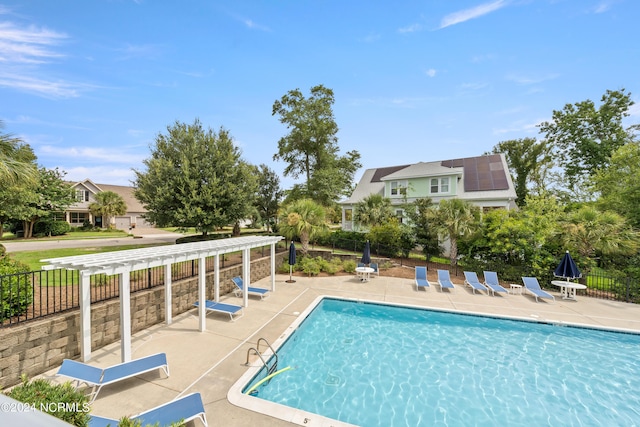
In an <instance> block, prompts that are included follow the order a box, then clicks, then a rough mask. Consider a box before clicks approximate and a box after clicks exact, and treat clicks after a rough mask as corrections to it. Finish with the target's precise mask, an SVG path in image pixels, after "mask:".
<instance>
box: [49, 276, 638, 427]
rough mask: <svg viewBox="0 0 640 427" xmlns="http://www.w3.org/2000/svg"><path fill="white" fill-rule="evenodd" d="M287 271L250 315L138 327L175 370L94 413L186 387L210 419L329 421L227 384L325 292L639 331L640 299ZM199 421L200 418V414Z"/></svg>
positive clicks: (114, 390)
mask: <svg viewBox="0 0 640 427" xmlns="http://www.w3.org/2000/svg"><path fill="white" fill-rule="evenodd" d="M288 278H289V276H288V275H277V276H276V291H275V292H272V295H271V296H270V297H269V298H267V299H265V300H263V301H261V300H259V299H255V298H250V299H249V306H248V307H246V308H245V309H244V312H245V314H244V316H243V317H241V318H240V319H238V320H237V321H235V322H230V321H229V320H228V316H225V315H222V314H217V313H211V314H209V315H208V316H207V320H206V331H205V332H198V317H197V312H196V310H195V309H194V310H192V311H189V312H187V313H183V314H182V315H180V316H177V317H176V318H175V319H174V322H173V323H172V324H171V325H165V324H160V325H155V326H153V327H151V328H149V329H147V330H144V331H141V332H138V333H136V334H135V335H134V336H133V341H132V344H133V345H132V353H133V358H139V357H142V356H146V355H150V354H154V353H158V352H165V353H167V358H168V361H169V368H170V372H171V376H170V377H169V378H166V377H165V376H164V374H163V373H159V372H150V373H148V374H144V375H140V376H139V377H136V378H132V379H129V380H126V381H123V382H121V383H117V384H113V385H110V386H106V387H105V388H104V389H103V390H101V391H100V394H99V395H98V398H97V399H96V401H95V403H94V404H93V409H92V413H95V414H96V415H101V416H108V417H113V418H120V417H122V416H123V415H133V414H136V413H139V412H142V411H144V410H146V409H149V408H152V407H154V406H157V405H159V404H161V403H164V402H167V401H170V400H172V399H175V398H176V397H179V396H183V395H185V394H188V393H192V392H200V393H201V394H202V397H203V401H204V405H205V410H206V415H207V419H208V421H209V424H210V425H225V426H246V425H269V426H291V425H305V426H320V425H325V424H324V423H321V422H319V421H318V420H315V419H313V418H311V419H308V420H307V421H306V422H304V423H302V422H300V423H299V424H297V423H289V422H286V421H282V420H280V419H275V418H272V417H269V416H267V415H263V414H260V413H257V412H253V411H249V410H246V409H243V408H240V407H236V406H234V405H232V404H231V403H229V401H228V400H227V393H228V391H229V389H230V388H231V386H232V385H233V384H234V383H235V382H236V381H237V380H238V379H239V378H240V377H241V376H242V374H243V373H244V372H245V371H246V369H247V368H246V367H245V366H244V363H245V361H246V357H247V351H248V349H249V348H251V347H255V346H256V345H257V340H258V339H259V338H266V339H267V340H268V341H269V342H270V343H273V342H275V341H276V340H277V339H278V337H280V336H281V335H282V333H283V332H284V331H285V330H286V329H287V327H288V326H289V325H290V324H291V323H292V322H293V321H294V319H296V318H297V316H298V314H299V313H301V312H303V311H304V309H305V308H306V307H307V306H308V305H309V304H310V303H311V302H312V301H313V300H314V299H315V298H316V297H318V296H322V295H331V296H337V297H347V298H358V299H364V300H373V301H384V302H392V303H401V304H410V305H416V306H423V307H433V308H438V309H446V310H456V311H458V310H460V311H466V312H475V313H485V314H498V315H505V316H513V317H519V318H526V319H536V320H540V321H548V322H561V323H562V322H569V323H578V324H584V325H592V326H596V327H609V328H621V329H626V330H633V331H638V332H640V306H638V305H634V304H627V303H621V302H614V301H606V300H598V299H592V298H587V297H580V298H579V299H578V301H565V300H562V299H561V298H560V295H559V293H557V292H554V293H553V294H554V295H555V296H556V302H555V303H549V302H546V301H544V302H538V303H536V302H535V300H534V299H533V297H530V296H524V295H508V296H495V297H490V296H486V295H481V294H475V295H474V294H472V291H471V289H470V288H467V287H464V286H463V285H462V284H456V289H454V290H453V291H451V292H439V291H437V290H436V289H435V288H434V287H432V288H431V289H429V290H427V291H426V292H425V291H422V290H421V291H416V288H415V284H414V281H413V280H408V279H398V278H390V277H385V276H380V277H376V278H372V279H371V280H370V281H369V282H366V283H362V282H360V281H358V280H356V279H355V277H354V276H340V277H328V278H308V277H295V280H296V283H286V282H285V280H287V279H288ZM269 283H270V282H269V279H268V278H266V279H262V280H260V281H258V282H257V283H254V284H253V285H254V286H259V287H264V288H267V287H269ZM221 300H222V301H223V302H228V303H233V304H238V305H241V304H242V299H241V298H236V297H234V296H233V294H229V295H225V296H224V297H222V298H221ZM90 363H91V364H92V365H94V366H100V367H106V366H110V365H113V364H117V363H120V343H119V342H117V343H113V344H111V345H109V346H107V347H105V348H102V349H100V350H97V351H95V352H94V353H93V355H92V360H91V362H90ZM56 370H57V367H56V369H54V370H52V371H50V372H48V373H47V374H46V376H47V377H51V378H55V380H56V381H60V380H61V379H59V378H57V377H55V376H54V374H55V372H56ZM193 425H196V426H199V425H200V424H199V421H195V422H194V424H193Z"/></svg>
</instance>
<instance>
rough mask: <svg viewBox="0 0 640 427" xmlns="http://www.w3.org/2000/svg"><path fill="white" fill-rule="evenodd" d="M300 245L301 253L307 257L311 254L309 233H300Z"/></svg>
mask: <svg viewBox="0 0 640 427" xmlns="http://www.w3.org/2000/svg"><path fill="white" fill-rule="evenodd" d="M300 245H301V248H300V252H302V255H306V254H307V253H308V252H309V233H307V232H306V231H303V232H302V233H300Z"/></svg>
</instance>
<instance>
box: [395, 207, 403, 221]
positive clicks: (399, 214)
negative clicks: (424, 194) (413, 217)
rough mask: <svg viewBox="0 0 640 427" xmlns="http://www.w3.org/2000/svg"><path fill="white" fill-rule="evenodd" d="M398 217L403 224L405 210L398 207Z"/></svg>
mask: <svg viewBox="0 0 640 427" xmlns="http://www.w3.org/2000/svg"><path fill="white" fill-rule="evenodd" d="M396 218H398V223H400V224H402V220H403V219H404V210H402V209H396Z"/></svg>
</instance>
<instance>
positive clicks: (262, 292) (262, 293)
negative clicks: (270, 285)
mask: <svg viewBox="0 0 640 427" xmlns="http://www.w3.org/2000/svg"><path fill="white" fill-rule="evenodd" d="M231 281H232V282H233V284H234V285H236V288H235V289H234V290H233V293H234V294H235V295H236V296H237V297H240V296H242V293H243V292H244V282H243V281H242V277H239V276H236V277H234V278H233V279H231ZM247 293H248V294H249V295H257V296H259V297H260V299H265V298H266V297H268V296H269V289H264V288H254V287H251V286H249V287H248V288H247Z"/></svg>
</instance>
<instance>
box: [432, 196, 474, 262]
mask: <svg viewBox="0 0 640 427" xmlns="http://www.w3.org/2000/svg"><path fill="white" fill-rule="evenodd" d="M429 216H430V217H431V218H430V219H431V222H432V224H433V227H434V228H435V229H436V230H437V231H438V233H439V234H440V235H441V236H445V237H447V238H448V239H449V243H450V245H451V248H450V250H449V260H450V262H451V266H454V265H455V263H456V259H457V258H458V240H459V239H460V238H462V237H465V236H468V235H470V234H472V233H473V232H474V231H476V229H477V228H478V224H479V223H478V217H479V209H478V207H477V206H474V205H472V204H471V203H469V202H467V201H465V200H461V199H444V200H441V201H440V204H439V205H438V206H436V207H433V208H431V209H430V210H429Z"/></svg>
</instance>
